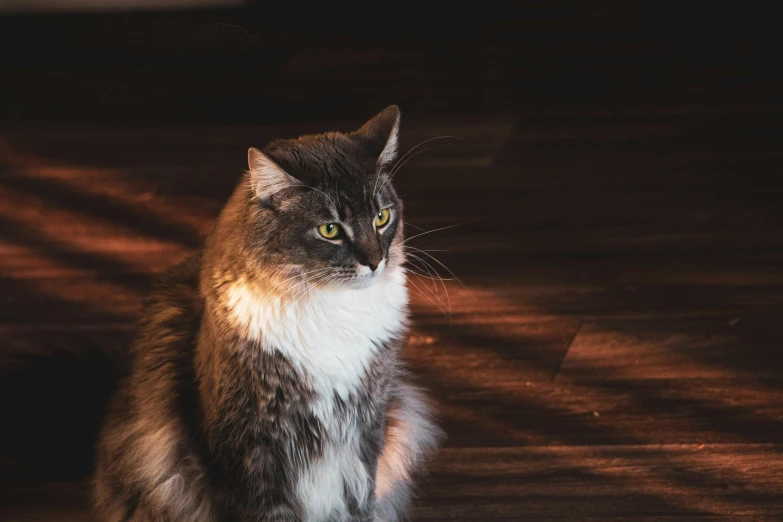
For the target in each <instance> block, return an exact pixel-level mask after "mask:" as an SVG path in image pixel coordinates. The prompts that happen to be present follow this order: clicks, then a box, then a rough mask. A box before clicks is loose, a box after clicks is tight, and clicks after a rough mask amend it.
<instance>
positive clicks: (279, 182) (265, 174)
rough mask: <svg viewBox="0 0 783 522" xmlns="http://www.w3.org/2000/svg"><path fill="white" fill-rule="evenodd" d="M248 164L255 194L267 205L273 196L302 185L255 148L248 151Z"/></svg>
mask: <svg viewBox="0 0 783 522" xmlns="http://www.w3.org/2000/svg"><path fill="white" fill-rule="evenodd" d="M247 164H248V166H249V167H250V184H251V186H252V187H253V192H255V194H256V196H258V199H260V200H261V202H262V203H267V202H268V201H269V198H271V197H272V195H274V194H275V193H277V192H280V191H281V190H284V189H287V188H289V187H294V186H297V185H301V183H300V182H299V180H297V179H296V178H294V177H293V176H291V175H290V174H288V173H287V172H286V171H284V170H283V169H282V168H281V167H280V166H279V165H278V164H277V163H275V162H274V161H273V160H272V159H270V158H269V156H267V155H266V154H264V153H263V152H261V151H260V150H258V149H254V148H253V147H251V148H250V149H248V151H247Z"/></svg>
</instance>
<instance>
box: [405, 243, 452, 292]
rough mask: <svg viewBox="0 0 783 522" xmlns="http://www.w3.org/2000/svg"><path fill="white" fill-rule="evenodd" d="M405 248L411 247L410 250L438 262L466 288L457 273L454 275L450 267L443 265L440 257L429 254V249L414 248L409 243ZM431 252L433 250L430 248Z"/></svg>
mask: <svg viewBox="0 0 783 522" xmlns="http://www.w3.org/2000/svg"><path fill="white" fill-rule="evenodd" d="M405 248H410V249H412V250H415V251H416V252H421V253H422V254H424V255H425V256H427V257H429V258H430V259H432V260H433V261H435V262H436V263H438V264H439V265H440V266H442V267H443V268H445V269H446V271H448V273H449V274H451V277H453V278H454V279H456V280H457V282H459V284H461V285H462V286H463V287H464V288H465V289H467V286H465V283H463V282H462V280H461V279H460V278H459V277H457V275H456V274H455V273H454V272H452V271H451V269H450V268H449V267H447V266H446V265H444V264H443V262H441V260H440V259H438V258H437V257H435V256H433V255H432V254H430V251H429V250H422V249H420V248H416V247H415V246H410V245H408V246H406V247H405ZM432 252H434V250H432ZM409 254H410V253H409ZM411 255H412V254H411Z"/></svg>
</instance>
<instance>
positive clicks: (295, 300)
mask: <svg viewBox="0 0 783 522" xmlns="http://www.w3.org/2000/svg"><path fill="white" fill-rule="evenodd" d="M332 275H333V273H332V272H330V273H327V274H321V275H319V276H317V277H316V278H315V279H317V280H316V281H314V282H311V283H310V284H305V285H304V289H303V290H302V291H301V292H299V293H297V294H296V295H295V296H294V297H292V298H291V300H290V306H292V307H295V306H296V305H298V304H299V301H301V300H302V299H303V298H304V297H305V296H306V295H307V294H308V293H309V292H310V290H312V288H313V287H314V286H316V285H318V284H320V283H322V282H324V281H327V280H328V279H329V278H330V277H332ZM310 281H313V280H310ZM305 283H307V281H305Z"/></svg>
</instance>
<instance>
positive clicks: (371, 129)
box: [356, 105, 400, 166]
mask: <svg viewBox="0 0 783 522" xmlns="http://www.w3.org/2000/svg"><path fill="white" fill-rule="evenodd" d="M399 130H400V109H399V108H398V107H397V106H396V105H390V106H389V107H386V108H385V109H383V110H382V111H381V112H380V113H378V115H377V116H375V117H374V118H372V119H371V120H370V121H368V122H367V123H365V124H364V125H363V126H362V128H361V129H359V130H358V131H356V134H357V136H359V137H360V138H361V139H362V141H363V142H364V143H365V144H366V146H367V148H368V150H369V152H370V154H372V155H373V157H375V158H377V164H378V166H381V165H383V164H385V163H391V162H392V161H394V158H396V157H397V134H398V133H399Z"/></svg>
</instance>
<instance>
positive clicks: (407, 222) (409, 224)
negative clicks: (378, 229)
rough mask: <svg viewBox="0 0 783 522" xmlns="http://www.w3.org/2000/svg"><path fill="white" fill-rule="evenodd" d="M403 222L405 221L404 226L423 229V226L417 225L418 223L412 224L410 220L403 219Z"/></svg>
mask: <svg viewBox="0 0 783 522" xmlns="http://www.w3.org/2000/svg"><path fill="white" fill-rule="evenodd" d="M403 223H405V226H406V227H413V228H415V229H416V230H424V229H423V228H421V227H420V226H418V225H414V224H413V223H411V222H410V221H403Z"/></svg>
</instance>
